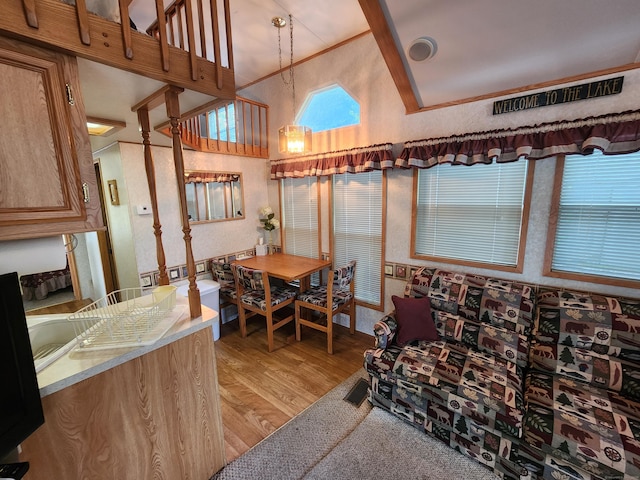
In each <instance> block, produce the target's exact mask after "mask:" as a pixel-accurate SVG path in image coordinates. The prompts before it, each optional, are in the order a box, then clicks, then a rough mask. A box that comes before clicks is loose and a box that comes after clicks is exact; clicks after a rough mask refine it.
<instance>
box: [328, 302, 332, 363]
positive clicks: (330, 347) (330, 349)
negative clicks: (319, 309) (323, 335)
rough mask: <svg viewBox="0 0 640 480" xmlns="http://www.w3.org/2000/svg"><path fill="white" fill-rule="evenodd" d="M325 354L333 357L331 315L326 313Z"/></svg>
mask: <svg viewBox="0 0 640 480" xmlns="http://www.w3.org/2000/svg"><path fill="white" fill-rule="evenodd" d="M327 352H328V353H329V355H333V314H332V313H331V312H329V311H328V312H327Z"/></svg>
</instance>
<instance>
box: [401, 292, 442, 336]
mask: <svg viewBox="0 0 640 480" xmlns="http://www.w3.org/2000/svg"><path fill="white" fill-rule="evenodd" d="M391 300H392V301H393V305H394V306H395V307H396V321H397V322H398V332H397V336H396V342H397V344H398V345H400V346H404V345H406V344H407V343H410V342H413V341H416V340H425V341H429V340H438V339H439V337H438V332H437V331H436V326H435V324H434V323H433V318H432V317H431V302H430V301H429V299H428V298H403V297H398V296H396V295H392V296H391Z"/></svg>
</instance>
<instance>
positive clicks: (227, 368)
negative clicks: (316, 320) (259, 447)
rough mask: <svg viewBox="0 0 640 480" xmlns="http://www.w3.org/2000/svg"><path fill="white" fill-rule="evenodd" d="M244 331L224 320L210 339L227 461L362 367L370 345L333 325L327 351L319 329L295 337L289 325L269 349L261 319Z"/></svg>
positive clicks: (363, 336) (249, 323) (367, 338)
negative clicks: (330, 347)
mask: <svg viewBox="0 0 640 480" xmlns="http://www.w3.org/2000/svg"><path fill="white" fill-rule="evenodd" d="M289 327H291V328H289ZM247 330H248V332H249V334H248V335H247V337H246V338H242V337H240V333H239V331H238V322H237V320H235V321H232V322H229V323H226V324H224V325H222V328H221V337H220V340H218V341H217V342H215V348H216V359H217V364H218V380H219V384H220V397H221V398H220V400H221V406H222V422H223V424H224V440H225V450H226V455H227V462H230V461H232V460H233V459H235V458H237V457H238V456H240V455H241V454H243V453H244V452H246V451H247V450H249V448H251V447H252V446H254V445H255V444H256V443H258V442H259V441H260V440H262V439H263V438H265V437H266V436H268V435H269V434H270V433H272V432H273V431H275V430H276V429H277V428H278V427H280V426H282V425H284V424H285V423H286V422H287V421H289V420H290V419H291V418H293V417H294V416H296V415H297V414H299V413H300V412H301V411H302V410H304V409H305V408H307V407H308V406H309V405H311V404H312V403H314V402H315V401H316V400H318V399H319V398H320V397H322V396H323V395H324V394H325V393H327V392H328V391H329V390H331V389H332V388H333V387H335V386H336V385H338V384H340V383H341V382H342V381H344V380H345V379H346V378H348V377H349V376H351V375H352V374H353V373H354V372H356V371H357V370H358V369H362V368H363V353H364V350H365V349H367V348H370V347H372V346H373V337H372V336H371V335H366V334H364V333H360V332H356V333H355V335H350V334H349V330H348V328H345V327H342V326H339V325H336V327H335V330H336V332H334V343H333V350H334V353H333V355H329V354H328V353H327V350H326V335H325V334H324V333H321V332H318V331H316V330H312V329H309V328H303V330H302V341H300V342H296V340H295V336H294V333H295V328H293V325H292V324H290V325H286V326H285V327H283V328H282V329H280V330H277V331H276V332H275V334H274V338H275V348H274V351H273V352H271V353H269V352H268V351H267V331H266V326H265V321H264V318H261V317H254V318H251V319H249V320H248V321H247Z"/></svg>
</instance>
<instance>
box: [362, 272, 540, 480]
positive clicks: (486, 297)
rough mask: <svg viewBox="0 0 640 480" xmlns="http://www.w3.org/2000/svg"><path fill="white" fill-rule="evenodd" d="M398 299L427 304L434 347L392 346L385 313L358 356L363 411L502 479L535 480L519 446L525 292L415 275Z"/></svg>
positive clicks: (529, 319) (520, 287)
mask: <svg viewBox="0 0 640 480" xmlns="http://www.w3.org/2000/svg"><path fill="white" fill-rule="evenodd" d="M405 296H407V297H425V296H426V297H428V298H429V299H430V304H431V309H432V316H433V320H434V322H435V325H436V328H437V330H438V333H439V335H440V340H439V341H434V342H424V341H423V342H416V343H414V344H409V345H407V346H404V347H399V346H398V345H396V344H395V342H394V339H395V333H396V331H397V327H398V325H397V321H396V319H395V316H394V313H391V314H389V315H387V316H386V317H384V318H383V319H382V320H381V321H380V322H378V323H377V324H376V325H375V327H374V334H375V342H376V343H375V347H376V348H373V349H370V350H367V351H366V352H365V368H366V370H367V372H368V373H369V375H370V376H371V391H370V401H371V403H372V404H374V405H377V406H381V407H383V408H386V409H388V410H389V411H391V412H392V413H394V414H395V415H397V416H399V417H400V418H402V419H404V420H405V421H407V422H408V423H410V424H412V425H413V426H414V427H416V428H419V429H421V430H423V431H424V432H425V433H427V434H430V435H432V436H434V437H436V438H438V439H439V440H441V441H443V442H444V443H446V444H447V445H449V446H451V447H453V448H455V449H457V450H459V451H461V452H462V453H465V454H466V455H468V456H470V457H472V458H474V459H476V460H478V461H480V462H481V463H484V464H485V465H486V466H488V467H489V468H490V469H492V470H494V472H496V473H497V474H498V475H500V476H502V477H504V478H514V479H515V478H517V479H523V480H524V479H529V478H534V477H533V476H532V474H531V472H530V470H529V469H528V468H527V466H526V465H527V463H528V462H532V464H533V465H536V468H537V464H536V461H539V459H535V458H534V460H530V457H531V455H528V456H526V457H525V456H522V455H521V449H520V446H519V440H520V438H521V436H522V434H523V419H524V405H525V404H524V396H523V391H524V378H525V377H524V370H523V367H524V366H525V365H526V362H527V356H528V353H529V335H530V333H531V330H532V326H533V313H534V306H535V291H534V289H533V288H532V287H531V286H530V285H526V284H521V283H518V282H513V281H506V280H501V279H494V278H487V277H482V276H478V275H467V274H464V273H459V272H449V271H445V270H440V269H435V268H428V267H423V268H421V269H419V270H418V271H417V272H416V273H415V274H414V275H413V276H412V277H411V279H410V280H409V282H408V283H407V285H406V288H405ZM535 455H537V452H535V451H534V452H533V456H534V457H535ZM538 457H539V455H538Z"/></svg>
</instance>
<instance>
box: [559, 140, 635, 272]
mask: <svg viewBox="0 0 640 480" xmlns="http://www.w3.org/2000/svg"><path fill="white" fill-rule="evenodd" d="M639 186H640V153H638V152H636V153H632V154H625V155H615V156H613V155H606V156H605V155H602V154H601V153H600V152H598V151H596V152H594V153H593V154H592V155H590V156H589V157H583V156H577V155H576V156H567V157H566V158H565V162H564V172H563V176H562V189H561V193H560V204H559V213H558V223H557V226H556V235H555V245H554V250H553V261H552V266H551V268H552V270H553V271H564V272H572V273H583V274H590V275H600V276H607V277H617V278H624V279H632V280H640V255H638V245H640V188H639Z"/></svg>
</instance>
